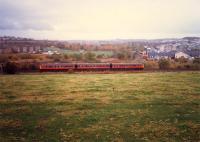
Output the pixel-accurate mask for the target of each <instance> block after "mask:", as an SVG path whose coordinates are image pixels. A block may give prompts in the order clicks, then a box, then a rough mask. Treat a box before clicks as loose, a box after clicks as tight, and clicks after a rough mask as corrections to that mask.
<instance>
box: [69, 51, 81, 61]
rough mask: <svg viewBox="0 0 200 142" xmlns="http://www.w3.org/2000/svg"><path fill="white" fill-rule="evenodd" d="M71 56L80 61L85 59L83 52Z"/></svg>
mask: <svg viewBox="0 0 200 142" xmlns="http://www.w3.org/2000/svg"><path fill="white" fill-rule="evenodd" d="M71 57H72V58H73V59H74V60H76V61H80V60H82V59H83V55H82V54H78V53H74V54H72V55H71Z"/></svg>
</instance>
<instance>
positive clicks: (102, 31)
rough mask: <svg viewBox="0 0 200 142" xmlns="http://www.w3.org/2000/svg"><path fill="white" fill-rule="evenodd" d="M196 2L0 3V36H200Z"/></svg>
mask: <svg viewBox="0 0 200 142" xmlns="http://www.w3.org/2000/svg"><path fill="white" fill-rule="evenodd" d="M199 7H200V0H0V36H5V35H6V36H20V37H30V38H35V39H55V40H98V39H99V40H102V39H103V40H104V39H155V38H180V37H185V36H200V8H199Z"/></svg>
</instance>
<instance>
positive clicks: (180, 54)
mask: <svg viewBox="0 0 200 142" xmlns="http://www.w3.org/2000/svg"><path fill="white" fill-rule="evenodd" d="M181 57H184V58H186V59H188V58H191V57H190V56H189V55H188V54H186V53H184V52H176V53H175V58H181Z"/></svg>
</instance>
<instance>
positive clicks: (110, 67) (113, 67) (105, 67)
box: [39, 63, 144, 72]
mask: <svg viewBox="0 0 200 142" xmlns="http://www.w3.org/2000/svg"><path fill="white" fill-rule="evenodd" d="M39 69H40V72H64V71H134V70H143V69H144V64H133V63H42V64H40V66H39Z"/></svg>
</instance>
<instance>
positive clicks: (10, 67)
mask: <svg viewBox="0 0 200 142" xmlns="http://www.w3.org/2000/svg"><path fill="white" fill-rule="evenodd" d="M17 70H18V67H17V65H16V64H15V63H14V62H7V63H6V64H5V67H4V71H5V72H6V73H7V74H15V73H16V72H17Z"/></svg>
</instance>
